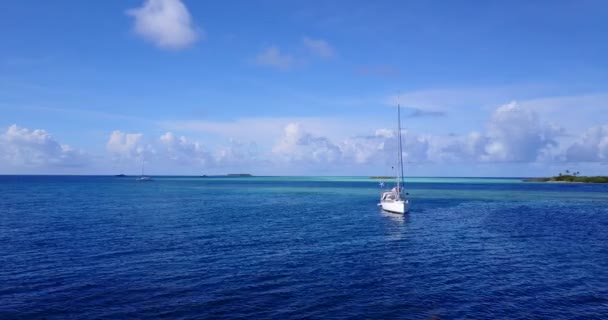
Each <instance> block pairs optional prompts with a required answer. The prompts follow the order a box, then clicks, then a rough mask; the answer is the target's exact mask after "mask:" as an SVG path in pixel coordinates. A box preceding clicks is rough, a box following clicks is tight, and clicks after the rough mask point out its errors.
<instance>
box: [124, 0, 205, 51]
mask: <svg viewBox="0 0 608 320" xmlns="http://www.w3.org/2000/svg"><path fill="white" fill-rule="evenodd" d="M127 14H128V15H130V16H132V17H133V18H134V19H135V24H134V27H133V28H134V30H135V32H136V33H137V34H139V35H140V36H142V37H144V38H145V39H147V40H149V41H151V42H153V43H154V44H156V45H157V46H159V47H161V48H167V49H181V48H185V47H187V46H190V45H191V44H193V43H194V42H196V40H197V39H199V38H203V37H204V33H203V31H202V30H200V29H198V30H197V28H196V27H195V26H194V24H193V22H192V18H191V16H190V13H189V12H188V8H186V6H185V5H184V3H182V2H181V0H146V1H145V2H144V3H143V5H142V6H141V7H139V8H135V9H131V10H128V11H127Z"/></svg>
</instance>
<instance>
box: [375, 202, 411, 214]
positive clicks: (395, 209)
mask: <svg viewBox="0 0 608 320" xmlns="http://www.w3.org/2000/svg"><path fill="white" fill-rule="evenodd" d="M380 206H381V207H382V210H384V211H388V212H392V213H400V214H404V213H407V212H408V211H409V210H410V202H409V201H408V200H405V201H404V200H399V201H382V202H380Z"/></svg>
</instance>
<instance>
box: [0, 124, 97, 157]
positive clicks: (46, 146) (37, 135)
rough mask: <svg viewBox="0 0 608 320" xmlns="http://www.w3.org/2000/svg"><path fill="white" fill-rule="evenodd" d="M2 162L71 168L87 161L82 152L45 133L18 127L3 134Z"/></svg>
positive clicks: (0, 155)
mask: <svg viewBox="0 0 608 320" xmlns="http://www.w3.org/2000/svg"><path fill="white" fill-rule="evenodd" d="M0 159H3V161H2V162H4V163H7V164H9V165H11V166H18V167H43V166H57V167H70V166H82V165H84V164H85V163H86V162H87V159H86V156H85V154H84V153H83V152H81V151H78V150H75V149H74V148H72V147H70V146H69V145H66V144H61V143H59V142H58V141H57V140H55V139H54V138H53V137H52V136H51V135H50V134H49V133H47V132H46V131H45V130H41V129H35V130H30V129H27V128H21V127H18V126H17V125H12V126H10V127H8V129H7V130H6V132H5V133H3V134H0Z"/></svg>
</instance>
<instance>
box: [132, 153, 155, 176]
mask: <svg viewBox="0 0 608 320" xmlns="http://www.w3.org/2000/svg"><path fill="white" fill-rule="evenodd" d="M145 163H146V160H145V159H144V157H143V156H142V159H141V176H139V178H137V179H135V180H137V181H152V178H150V177H148V176H146V175H144V164H145Z"/></svg>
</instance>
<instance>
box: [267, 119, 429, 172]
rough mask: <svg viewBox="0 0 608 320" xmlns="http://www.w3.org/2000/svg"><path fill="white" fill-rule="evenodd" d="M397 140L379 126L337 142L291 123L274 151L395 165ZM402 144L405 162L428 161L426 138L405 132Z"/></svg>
mask: <svg viewBox="0 0 608 320" xmlns="http://www.w3.org/2000/svg"><path fill="white" fill-rule="evenodd" d="M397 141H398V139H397V138H396V133H395V132H394V131H391V130H388V129H379V130H377V131H376V133H375V134H374V135H371V136H358V137H351V138H347V139H345V140H343V141H341V142H339V143H334V142H332V141H331V139H330V138H328V137H325V136H318V135H314V134H311V133H309V132H307V131H305V130H304V129H302V127H301V125H300V124H297V123H290V124H288V125H287V126H285V129H284V134H283V136H282V137H281V139H280V140H279V141H278V143H277V144H275V146H274V148H273V150H272V151H273V153H275V154H277V155H279V156H281V159H282V160H284V161H288V162H297V163H301V162H309V163H341V164H359V165H362V164H371V163H378V164H388V165H393V164H394V163H395V161H396V159H397V150H398V149H397ZM403 144H404V145H403V159H404V161H406V162H416V163H418V162H424V161H427V160H428V151H429V140H428V139H427V138H426V137H423V136H420V135H415V134H413V133H411V132H407V131H404V132H403Z"/></svg>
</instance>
